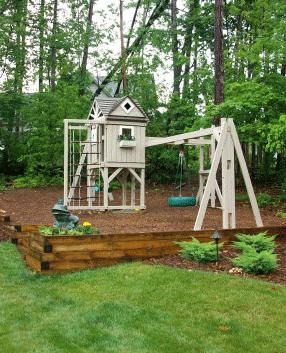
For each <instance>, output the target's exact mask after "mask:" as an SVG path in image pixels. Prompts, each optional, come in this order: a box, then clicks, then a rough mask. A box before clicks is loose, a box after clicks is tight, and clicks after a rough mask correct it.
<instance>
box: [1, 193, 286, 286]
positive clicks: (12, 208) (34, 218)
mask: <svg viewBox="0 0 286 353" xmlns="http://www.w3.org/2000/svg"><path fill="white" fill-rule="evenodd" d="M114 194H115V197H116V196H119V195H120V192H119V191H117V192H115V193H114ZM184 194H185V195H186V196H188V195H189V194H188V192H187V191H185V193H184ZM62 195H63V189H62V187H45V188H36V189H17V190H9V191H6V192H2V193H0V209H1V210H2V211H5V212H6V214H8V215H10V217H11V223H12V224H47V225H48V224H52V223H53V217H52V214H51V209H52V207H53V205H54V204H55V202H56V201H57V199H58V198H61V197H62ZM171 195H172V191H171V190H170V188H166V187H157V188H155V187H153V188H147V191H146V206H147V209H146V210H145V211H139V212H136V211H133V212H124V211H113V212H81V213H79V217H80V220H81V222H83V221H89V222H90V223H92V224H93V225H94V226H95V227H97V228H99V229H100V232H101V233H102V234H106V233H140V232H149V231H150V232H156V231H176V230H187V229H192V228H193V226H194V222H195V219H196V215H197V212H198V207H185V208H170V207H168V205H167V199H168V197H169V196H171ZM236 211H237V227H245V228H247V227H255V222H254V218H253V215H252V211H251V208H250V205H249V203H248V202H237V210H236ZM260 211H261V216H262V220H263V223H264V225H265V226H275V225H277V226H278V225H286V219H282V218H279V217H277V216H276V213H277V209H275V208H271V207H268V208H264V209H261V210H260ZM221 212H222V211H221V210H220V209H211V208H209V209H208V210H207V214H206V217H205V220H204V228H205V229H214V228H220V227H221V221H222V219H221ZM11 235H12V231H11V230H9V229H8V228H7V227H6V226H3V225H1V224H0V241H1V240H6V239H8V238H9V237H10V236H11ZM276 241H277V244H278V246H277V249H276V250H277V251H276V252H277V253H278V256H279V268H278V270H277V271H275V272H274V273H272V274H270V275H263V276H262V275H260V276H254V275H249V274H245V273H242V274H236V275H237V276H243V277H253V278H259V279H263V280H266V281H272V282H277V283H283V284H285V283H286V237H284V238H283V237H279V238H277V240H276ZM234 256H235V251H234V250H233V249H232V248H231V247H228V248H227V249H225V250H224V251H223V253H222V258H221V260H220V262H219V265H218V267H216V265H215V264H198V263H195V262H192V261H187V260H183V259H181V258H180V257H179V256H178V255H171V256H165V257H163V258H154V259H150V260H146V262H147V263H150V264H164V265H168V266H175V267H180V268H186V269H189V270H193V269H195V270H204V271H213V272H223V273H229V270H230V269H231V268H232V267H233V265H232V264H231V258H233V257H234Z"/></svg>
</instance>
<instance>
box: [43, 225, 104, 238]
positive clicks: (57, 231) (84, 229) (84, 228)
mask: <svg viewBox="0 0 286 353" xmlns="http://www.w3.org/2000/svg"><path fill="white" fill-rule="evenodd" d="M39 231H40V233H41V234H42V235H45V236H53V235H75V236H76V235H95V234H100V232H99V230H98V229H97V228H94V227H92V225H91V224H90V223H88V222H83V224H82V225H77V226H76V227H75V228H73V229H64V228H59V227H55V226H41V227H40V228H39Z"/></svg>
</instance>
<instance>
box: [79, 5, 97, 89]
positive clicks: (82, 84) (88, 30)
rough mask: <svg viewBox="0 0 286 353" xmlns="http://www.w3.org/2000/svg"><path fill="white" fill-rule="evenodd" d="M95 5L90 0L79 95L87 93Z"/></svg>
mask: <svg viewBox="0 0 286 353" xmlns="http://www.w3.org/2000/svg"><path fill="white" fill-rule="evenodd" d="M93 7H94V0H90V1H89V7H88V14H87V25H86V33H85V40H84V48H83V55H82V62H81V67H80V83H79V85H80V88H79V95H80V96H82V95H84V93H85V84H86V82H85V81H86V66H87V59H88V50H89V45H90V37H91V28H92V16H93Z"/></svg>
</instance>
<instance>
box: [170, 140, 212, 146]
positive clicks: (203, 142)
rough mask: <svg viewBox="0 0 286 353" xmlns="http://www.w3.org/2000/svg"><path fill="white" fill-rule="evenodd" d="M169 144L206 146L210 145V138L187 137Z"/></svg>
mask: <svg viewBox="0 0 286 353" xmlns="http://www.w3.org/2000/svg"><path fill="white" fill-rule="evenodd" d="M168 144H169V145H183V144H184V145H186V146H204V145H210V144H211V140H210V139H186V140H179V141H175V142H170V143H168Z"/></svg>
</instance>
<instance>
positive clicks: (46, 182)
mask: <svg viewBox="0 0 286 353" xmlns="http://www.w3.org/2000/svg"><path fill="white" fill-rule="evenodd" d="M52 185H63V177H61V176H58V175H56V176H52V177H48V176H44V175H37V176H29V175H27V176H21V177H17V178H15V179H14V180H13V187H14V188H15V189H21V188H36V187H40V186H52Z"/></svg>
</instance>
